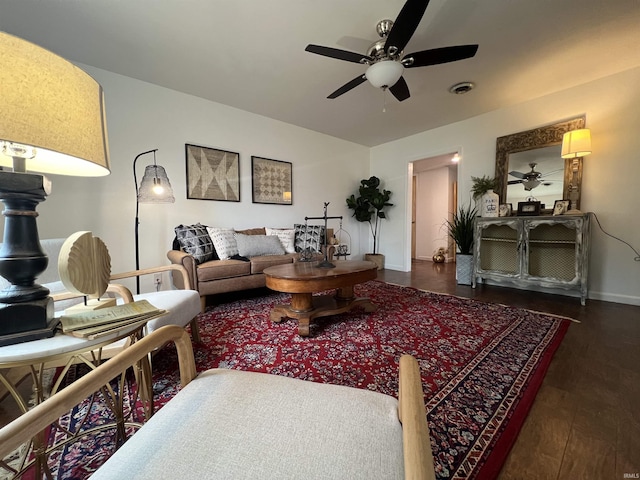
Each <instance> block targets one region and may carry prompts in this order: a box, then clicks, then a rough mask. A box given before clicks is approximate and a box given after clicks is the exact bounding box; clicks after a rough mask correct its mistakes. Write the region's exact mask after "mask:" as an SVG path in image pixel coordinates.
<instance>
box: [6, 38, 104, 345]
mask: <svg viewBox="0 0 640 480" xmlns="http://www.w3.org/2000/svg"><path fill="white" fill-rule="evenodd" d="M0 65H2V68H0V85H2V101H1V102H2V103H1V108H0V166H2V167H3V168H2V171H0V200H1V201H2V202H3V203H4V210H3V212H2V214H3V215H4V217H5V220H4V236H3V244H2V247H1V248H0V275H2V276H3V277H4V278H6V279H7V280H8V281H9V282H10V283H11V285H10V286H9V287H7V288H5V289H4V290H2V291H0V345H10V344H14V343H20V342H25V341H29V340H36V339H39V338H47V337H51V336H53V334H54V331H55V326H56V324H57V322H56V321H55V320H54V318H53V300H52V299H51V297H50V296H49V290H48V289H47V288H45V287H43V286H41V285H38V284H36V283H35V279H36V278H37V277H38V275H40V274H41V273H42V272H43V271H44V270H45V269H46V267H47V264H48V262H49V260H48V258H47V256H46V254H45V253H44V252H43V250H42V247H41V246H40V240H39V238H38V228H37V225H36V217H37V216H38V214H37V212H36V206H37V205H38V203H40V202H42V201H44V200H45V197H46V196H47V195H48V194H49V193H50V192H51V182H50V181H49V180H48V179H47V178H46V177H45V176H43V175H41V174H35V173H27V171H29V172H31V171H34V172H40V173H54V174H60V175H75V176H102V175H108V174H109V148H108V144H107V125H106V117H105V110H104V94H103V91H102V87H101V86H100V85H99V84H98V83H97V82H96V81H95V80H94V79H93V78H91V77H90V76H89V75H88V74H87V73H85V72H84V71H82V70H81V69H80V68H78V67H76V66H75V65H73V64H72V63H70V62H68V61H67V60H65V59H63V58H61V57H59V56H58V55H56V54H54V53H52V52H50V51H48V50H45V49H44V48H41V47H39V46H37V45H34V44H32V43H30V42H27V41H25V40H22V39H20V38H17V37H14V36H12V35H9V34H7V33H4V32H0ZM7 167H11V169H7Z"/></svg>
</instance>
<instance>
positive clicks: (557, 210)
mask: <svg viewBox="0 0 640 480" xmlns="http://www.w3.org/2000/svg"><path fill="white" fill-rule="evenodd" d="M570 203H571V201H570V200H556V201H555V203H554V204H553V214H554V215H563V214H565V213H567V211H568V210H569V204H570Z"/></svg>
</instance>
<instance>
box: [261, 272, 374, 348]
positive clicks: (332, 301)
mask: <svg viewBox="0 0 640 480" xmlns="http://www.w3.org/2000/svg"><path fill="white" fill-rule="evenodd" d="M333 263H334V264H335V267H334V268H322V267H318V262H297V263H288V264H286V265H277V266H275V267H269V268H265V269H264V272H263V273H264V275H265V277H266V283H267V287H269V288H270V289H271V290H275V291H277V292H285V293H290V294H291V304H289V305H286V304H279V305H276V306H275V307H273V310H271V321H272V322H276V323H277V322H280V321H282V319H283V318H296V319H297V320H298V334H299V335H300V336H302V337H307V336H309V323H310V322H311V320H313V319H314V318H318V317H326V316H328V315H337V314H339V313H344V312H348V311H350V310H351V309H352V308H353V307H356V306H361V307H363V308H364V310H365V311H366V312H374V311H375V310H376V306H375V305H374V304H373V303H371V300H369V299H368V298H358V297H354V295H353V286H354V285H356V284H358V283H363V282H366V281H369V280H374V279H375V278H376V277H377V275H378V267H377V265H376V264H375V263H373V262H357V261H346V260H342V261H334V262H333ZM331 289H337V291H336V294H335V295H315V296H314V295H312V294H313V293H316V292H322V291H324V290H331Z"/></svg>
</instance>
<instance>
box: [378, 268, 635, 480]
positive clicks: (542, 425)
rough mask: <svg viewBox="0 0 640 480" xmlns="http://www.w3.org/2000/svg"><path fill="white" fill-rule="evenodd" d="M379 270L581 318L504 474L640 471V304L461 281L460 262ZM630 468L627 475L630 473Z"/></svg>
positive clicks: (598, 478)
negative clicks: (475, 285) (582, 302)
mask: <svg viewBox="0 0 640 480" xmlns="http://www.w3.org/2000/svg"><path fill="white" fill-rule="evenodd" d="M378 278H379V279H380V280H384V281H387V282H391V283H396V284H399V285H408V286H413V287H416V288H420V289H424V290H429V291H432V292H439V293H448V294H451V295H459V296H462V297H467V298H474V299H477V300H480V301H486V302H496V303H502V304H508V305H514V306H518V307H523V308H529V309H532V310H537V311H542V312H547V313H553V314H557V315H563V316H567V317H570V318H574V319H577V320H580V322H581V323H574V324H572V325H571V326H570V327H569V331H568V332H567V334H566V336H565V338H564V340H563V342H562V344H561V345H560V347H559V349H558V351H557V352H556V354H555V356H554V358H553V360H552V362H551V365H550V367H549V371H548V373H547V375H546V377H545V379H544V382H543V384H542V387H541V388H540V391H539V392H538V395H537V397H536V400H535V402H534V404H533V406H532V408H531V411H530V413H529V416H528V417H527V420H526V422H525V424H524V426H523V428H522V430H521V432H520V435H519V436H518V439H517V441H516V443H515V445H514V446H513V448H512V450H511V452H510V454H509V457H508V458H507V461H506V463H505V465H504V467H503V468H502V471H501V473H500V476H499V477H498V478H499V479H500V480H512V479H536V480H544V479H574V478H575V479H580V480H589V479H594V480H607V479H624V478H640V307H636V306H631V305H622V304H618V303H610V302H601V301H596V300H587V305H586V306H585V307H582V306H580V300H579V299H577V298H572V297H566V296H562V295H550V294H542V293H535V292H528V291H523V290H517V289H510V288H504V287H495V286H490V285H480V286H478V288H476V289H472V288H471V287H468V286H464V285H457V284H456V282H455V265H454V264H434V263H432V262H421V261H416V262H414V264H413V268H412V271H411V272H397V271H393V270H383V271H381V272H379V275H378ZM625 474H626V476H625Z"/></svg>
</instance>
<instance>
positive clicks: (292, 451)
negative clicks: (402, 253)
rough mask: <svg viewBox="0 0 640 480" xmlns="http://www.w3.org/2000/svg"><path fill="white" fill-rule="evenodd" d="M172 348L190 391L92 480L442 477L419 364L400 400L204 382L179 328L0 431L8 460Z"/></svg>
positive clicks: (222, 373) (236, 374)
mask: <svg viewBox="0 0 640 480" xmlns="http://www.w3.org/2000/svg"><path fill="white" fill-rule="evenodd" d="M169 340H173V341H175V342H176V346H177V347H178V356H179V359H180V374H181V381H182V384H183V388H182V389H181V391H180V392H179V393H178V394H177V395H176V396H175V397H174V398H173V399H171V400H170V401H169V402H168V403H167V404H166V405H165V406H164V407H162V408H161V409H160V410H159V411H158V412H157V413H156V414H155V415H154V416H153V417H152V418H151V419H150V420H149V421H148V422H147V423H146V424H145V425H144V426H143V427H142V428H141V429H140V430H139V431H138V432H137V433H135V434H134V435H133V436H132V437H131V438H129V439H128V440H127V441H126V442H125V443H124V445H123V446H122V447H120V449H119V450H118V451H117V452H116V453H115V454H114V455H113V456H112V457H111V458H110V459H109V460H107V462H106V463H105V464H104V465H103V466H102V467H100V468H99V469H98V470H97V471H96V472H95V474H94V475H93V476H92V477H91V478H92V479H97V480H101V479H121V478H139V479H142V478H144V479H154V480H156V479H163V478H166V479H173V478H179V477H182V478H194V479H195V478H219V479H234V480H236V479H256V478H259V479H278V480H283V479H322V480H327V479H347V478H348V479H358V478H362V479H367V480H371V479H394V478H416V479H418V478H419V479H423V478H434V470H433V459H432V456H431V449H430V443H429V437H428V427H427V422H426V415H425V407H424V401H423V396H422V395H423V393H422V385H421V381H420V372H419V367H418V364H417V362H416V361H415V359H413V357H410V356H403V357H402V358H401V359H400V381H399V383H400V385H399V400H396V399H395V398H393V397H391V396H388V395H383V394H380V393H376V392H371V391H367V390H361V389H355V388H350V387H344V386H339V385H329V384H320V383H314V382H308V381H303V380H298V379H292V378H286V377H280V376H277V375H270V374H264V373H254V372H246V371H236V370H225V369H213V370H208V371H206V372H203V373H201V374H200V375H198V376H197V377H196V376H195V365H194V361H193V351H192V347H191V342H190V341H189V338H188V336H187V334H186V333H185V332H184V330H183V329H180V328H178V327H176V326H168V327H163V328H161V329H159V330H157V331H156V332H154V333H152V334H150V335H148V336H146V337H145V338H144V339H142V340H141V341H140V342H138V343H136V344H134V345H133V346H132V347H130V348H128V349H126V350H124V351H123V352H122V353H120V354H119V355H117V356H116V357H114V358H113V359H111V360H109V361H107V362H106V363H105V364H103V365H101V366H100V367H99V368H98V369H96V370H95V371H93V372H91V373H89V374H87V375H86V376H85V377H83V378H81V379H79V380H78V381H76V382H75V383H73V384H72V385H71V386H69V387H67V388H65V389H64V390H63V391H62V392H60V393H58V394H57V395H55V396H53V397H51V398H50V399H49V400H47V401H45V402H44V403H43V404H41V405H39V406H37V407H35V408H34V409H33V410H31V411H29V412H27V413H26V414H24V415H23V416H22V417H20V418H18V419H17V420H15V421H14V422H12V423H11V424H9V425H8V426H6V427H5V428H3V429H2V430H0V455H2V458H4V455H6V454H7V453H8V452H9V451H10V450H11V448H12V447H14V446H16V445H19V444H20V442H23V441H25V440H27V439H29V438H30V437H31V436H33V435H35V434H36V433H37V432H38V431H40V430H41V429H44V428H46V426H47V425H48V424H49V423H51V422H52V421H54V420H56V419H57V418H58V417H59V416H60V415H61V414H62V413H64V412H65V410H67V409H69V408H70V407H71V406H72V405H74V404H76V403H78V402H79V401H81V400H82V399H83V398H85V397H86V396H87V395H88V394H89V393H90V392H92V391H94V390H96V389H98V388H99V387H100V386H101V385H102V384H103V383H104V382H106V381H107V380H109V379H110V378H112V377H113V376H115V375H117V374H118V372H120V371H122V370H123V369H124V368H127V366H128V365H131V364H133V363H135V362H136V360H137V359H138V358H141V356H144V355H145V354H146V353H145V352H147V351H150V350H153V349H154V348H157V347H158V346H159V345H162V344H164V343H166V342H167V341H169ZM194 377H195V378H194ZM192 379H193V381H190V380H192Z"/></svg>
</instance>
